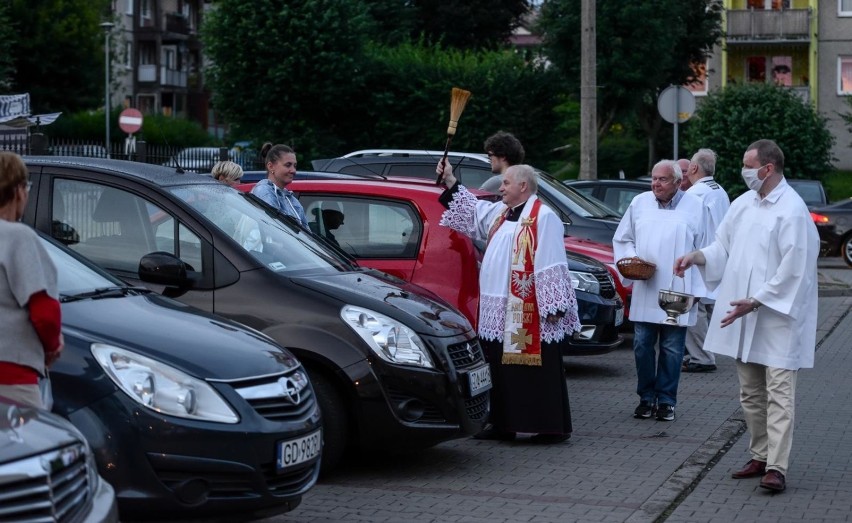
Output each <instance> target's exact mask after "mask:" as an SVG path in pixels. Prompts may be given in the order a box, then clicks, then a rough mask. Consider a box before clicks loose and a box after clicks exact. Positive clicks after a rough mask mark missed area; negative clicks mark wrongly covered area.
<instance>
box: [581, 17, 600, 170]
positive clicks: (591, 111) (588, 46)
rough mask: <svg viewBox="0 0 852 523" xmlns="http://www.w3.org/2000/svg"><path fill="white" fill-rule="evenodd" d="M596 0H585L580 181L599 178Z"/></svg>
mask: <svg viewBox="0 0 852 523" xmlns="http://www.w3.org/2000/svg"><path fill="white" fill-rule="evenodd" d="M595 2H596V0H582V5H581V7H580V9H581V14H580V18H581V22H580V23H581V25H582V27H581V30H582V35H581V37H580V55H581V56H580V176H579V178H580V180H597V179H598V98H597V96H598V95H597V83H598V79H597V70H596V65H597V41H596V39H597V24H596V21H595V15H596V12H597V9H596V6H595Z"/></svg>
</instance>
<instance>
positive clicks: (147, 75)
mask: <svg viewBox="0 0 852 523" xmlns="http://www.w3.org/2000/svg"><path fill="white" fill-rule="evenodd" d="M137 74H138V77H139V78H138V79H139V81H140V82H156V81H157V66H156V65H154V64H143V65H140V66H139V69H137Z"/></svg>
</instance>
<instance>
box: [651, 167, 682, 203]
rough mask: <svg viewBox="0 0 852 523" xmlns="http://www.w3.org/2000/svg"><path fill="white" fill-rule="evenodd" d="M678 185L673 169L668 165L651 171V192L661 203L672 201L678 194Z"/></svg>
mask: <svg viewBox="0 0 852 523" xmlns="http://www.w3.org/2000/svg"><path fill="white" fill-rule="evenodd" d="M677 188H678V184H677V183H675V176H674V172H673V171H672V168H671V167H670V166H668V165H656V166H655V167H654V170H653V171H651V190H652V191H654V196H656V197H657V199H658V200H660V201H661V202H667V201H669V200H671V199H672V198H673V197H674V195H675V193H676V192H677Z"/></svg>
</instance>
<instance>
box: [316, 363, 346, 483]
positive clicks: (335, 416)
mask: <svg viewBox="0 0 852 523" xmlns="http://www.w3.org/2000/svg"><path fill="white" fill-rule="evenodd" d="M308 377H309V378H310V379H311V384H312V385H313V387H314V393H315V394H316V396H317V404H318V405H319V409H320V413H321V414H322V464H321V465H320V474H321V475H325V474H328V473H329V472H331V471H332V470H334V468H335V467H337V465H338V464H339V463H340V460H341V459H342V458H343V454H344V453H345V452H346V447H347V445H348V443H349V422H348V419H347V416H346V411H345V409H344V408H343V398H342V397H341V396H340V393H338V392H337V389H336V388H335V387H334V385H332V383H331V382H330V381H329V380H328V379H327V378H326V377H325V376H323V375H322V374H320V373H318V372H315V371H308Z"/></svg>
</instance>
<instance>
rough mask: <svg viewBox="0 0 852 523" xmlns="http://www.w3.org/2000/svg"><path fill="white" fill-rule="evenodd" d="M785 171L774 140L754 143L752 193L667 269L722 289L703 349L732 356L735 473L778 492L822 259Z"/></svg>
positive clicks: (808, 357)
mask: <svg viewBox="0 0 852 523" xmlns="http://www.w3.org/2000/svg"><path fill="white" fill-rule="evenodd" d="M783 173H784V153H783V152H781V149H780V148H779V147H778V145H776V144H775V142H773V141H771V140H758V141H757V142H754V143H753V144H751V145H750V146H749V147H748V149H746V153H745V155H744V156H743V169H742V176H743V180H744V181H745V183H746V185H748V187H749V189H751V190H750V191H748V192H746V193H745V194H743V195H742V196H740V197H739V198H737V199H736V200H734V202H733V203H732V204H731V207H730V209H729V210H728V213H727V214H726V215H725V218H724V219H723V220H722V223H721V224H720V225H719V228H718V230H717V231H716V240H715V241H714V242H713V243H712V244H711V245H709V246H707V247H705V248H703V249H700V250H697V251H693V252H690V253H689V254H687V255H685V256H682V257H680V258H678V259H677V260H676V261H675V266H674V269H675V272H676V273H677V274H678V275H681V274H683V273H684V271H685V270H686V269H688V268H689V267H691V266H693V265H698V266H699V267H700V270H701V272H702V275H703V276H704V279H705V282H706V283H707V286H708V287H709V288H711V289H713V288H715V287H718V290H719V294H718V298H717V301H718V306H717V307H716V308H715V310H714V311H713V317H712V319H711V321H710V327H709V330H708V332H707V338H706V339H705V342H704V347H705V349H706V350H709V351H712V352H715V353H716V354H723V355H726V356H731V357H733V358H736V364H737V374H738V377H739V381H740V403H741V405H742V408H743V412H744V413H745V418H746V426H747V427H748V430H749V432H750V434H751V438H750V442H749V451H750V453H751V460H749V462H748V463H746V465H745V467H744V468H742V469H741V470H738V471H735V472H734V473H733V474H732V477H734V478H735V479H742V478H751V477H762V479H761V482H760V486H761V487H763V488H765V489H768V490H771V491H776V492H777V491H782V490H784V489H785V488H786V475H787V468H788V465H789V460H790V448H791V446H792V442H793V422H794V419H793V415H794V410H795V395H796V374H797V371H798V369H801V368H811V367H813V364H814V347H815V344H816V322H817V255H818V254H819V236H818V234H817V230H816V226H815V225H814V222H813V220H812V219H811V216H810V213H809V212H808V208H807V206H806V205H805V202H804V201H802V198H801V197H800V196H799V195H798V194H797V193H796V191H794V190H793V189H792V188H791V187H790V186H789V185H788V184H787V182H786V181H785V179H784V174H783ZM737 320H739V321H737Z"/></svg>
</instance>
